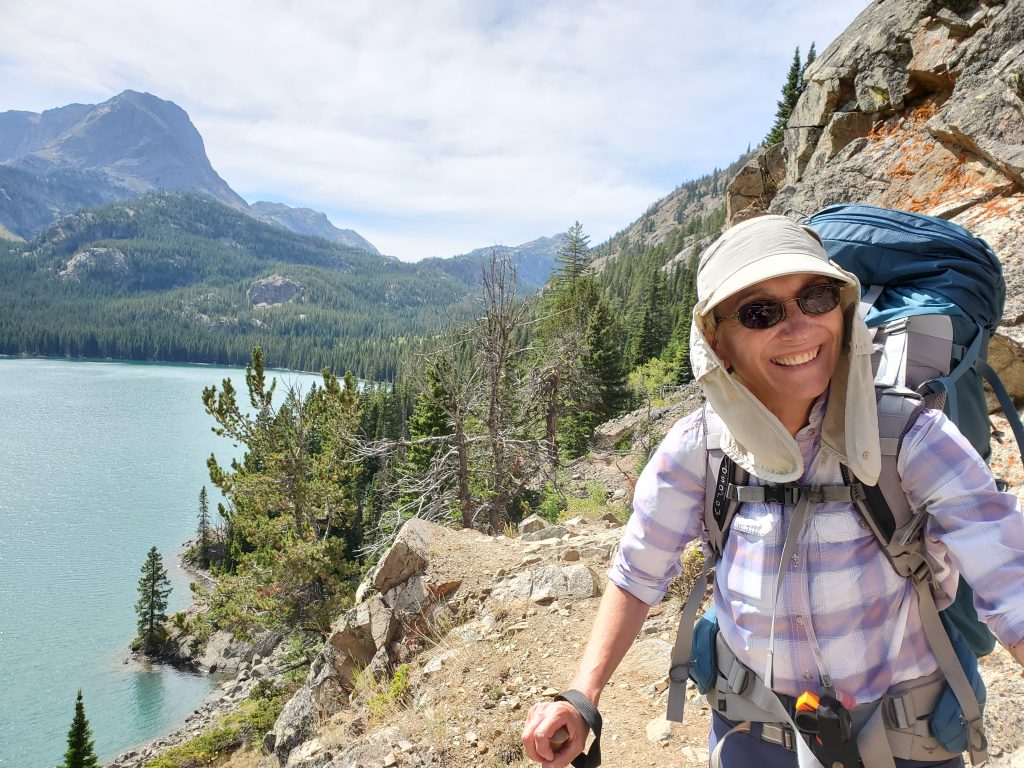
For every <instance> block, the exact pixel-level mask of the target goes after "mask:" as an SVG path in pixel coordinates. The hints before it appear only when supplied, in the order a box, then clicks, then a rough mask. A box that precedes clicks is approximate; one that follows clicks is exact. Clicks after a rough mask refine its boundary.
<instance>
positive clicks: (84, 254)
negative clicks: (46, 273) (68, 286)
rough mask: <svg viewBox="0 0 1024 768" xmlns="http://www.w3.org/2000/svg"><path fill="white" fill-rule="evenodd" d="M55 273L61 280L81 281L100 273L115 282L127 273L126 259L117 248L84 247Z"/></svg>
mask: <svg viewBox="0 0 1024 768" xmlns="http://www.w3.org/2000/svg"><path fill="white" fill-rule="evenodd" d="M57 274H59V275H60V276H61V278H62V279H63V280H74V281H75V282H81V281H82V279H83V278H86V277H89V276H90V275H94V276H99V275H102V276H103V277H104V278H105V279H107V280H108V281H112V282H115V283H116V282H117V281H118V279H120V278H123V277H124V276H125V275H127V274H128V259H127V258H126V257H125V255H124V253H123V252H122V251H120V250H118V249H117V248H85V249H83V250H81V251H78V253H76V254H75V255H74V256H72V257H71V258H70V259H68V262H67V263H66V264H65V265H64V268H63V269H61V270H60V272H58V273H57Z"/></svg>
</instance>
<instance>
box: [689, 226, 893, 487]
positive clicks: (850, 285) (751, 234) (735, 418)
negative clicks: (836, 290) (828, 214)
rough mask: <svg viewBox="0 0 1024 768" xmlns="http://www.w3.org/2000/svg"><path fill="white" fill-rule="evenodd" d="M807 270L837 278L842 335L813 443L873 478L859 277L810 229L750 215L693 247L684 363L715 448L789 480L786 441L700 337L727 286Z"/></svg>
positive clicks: (709, 330) (871, 406)
mask: <svg viewBox="0 0 1024 768" xmlns="http://www.w3.org/2000/svg"><path fill="white" fill-rule="evenodd" d="M793 274H814V275H823V276H825V277H830V278H833V279H835V280H837V281H839V282H840V283H841V290H840V302H839V304H840V307H841V309H842V311H843V317H844V323H845V335H844V340H843V347H842V350H841V352H840V355H839V361H838V363H837V365H836V370H835V373H833V375H832V379H831V383H830V385H829V395H828V407H827V408H826V411H825V416H824V419H823V421H822V426H821V445H822V450H825V451H827V452H830V453H832V454H833V455H834V456H835V457H836V458H838V459H839V461H840V462H842V463H843V464H845V465H846V466H847V467H849V468H850V470H851V471H852V472H853V474H854V475H856V476H857V478H858V479H859V480H861V481H862V482H864V483H866V484H868V485H874V484H875V483H876V482H877V481H878V474H879V472H880V471H881V466H882V465H881V450H880V447H879V437H878V413H877V407H876V405H875V389H874V379H873V374H872V368H871V352H872V343H871V334H870V332H869V331H868V329H867V327H866V326H865V325H864V321H863V320H862V319H861V317H860V316H859V314H858V311H857V310H858V306H859V304H860V282H859V281H858V280H857V277H856V276H855V275H853V274H851V273H849V272H846V271H845V270H843V269H842V268H840V267H839V266H837V265H836V264H834V263H833V262H831V261H829V259H828V255H827V254H826V252H825V248H824V246H823V245H822V243H821V239H820V238H819V237H818V235H817V234H816V233H815V232H814V231H813V230H811V229H810V228H808V227H804V226H802V225H800V224H797V223H796V222H794V221H791V220H790V219H788V218H786V217H785V216H760V217H757V218H754V219H748V220H747V221H744V222H742V223H740V224H737V225H736V226H734V227H732V228H731V229H729V230H728V231H727V232H725V234H723V235H722V236H721V237H720V238H718V240H716V241H715V242H714V243H713V244H712V245H711V246H710V247H709V248H708V249H707V250H706V251H705V252H704V254H703V255H702V256H701V259H700V263H699V266H698V271H697V304H696V306H695V307H694V309H693V318H692V322H691V326H690V365H691V368H692V370H693V373H694V378H695V379H696V380H697V381H698V382H699V383H700V385H701V387H702V388H703V390H704V395H705V397H706V398H707V400H708V403H709V404H710V405H711V407H712V408H713V409H714V410H715V412H716V413H717V414H718V415H719V416H720V417H721V419H722V421H723V422H724V426H725V431H724V433H723V435H722V440H721V448H722V450H723V451H724V452H725V453H726V455H728V456H729V457H730V458H731V459H732V460H733V461H735V462H736V463H737V464H739V465H740V466H741V467H743V468H744V469H746V470H747V471H748V472H750V473H751V474H753V475H755V476H756V477H759V478H760V479H762V480H764V481H767V482H778V483H783V482H792V481H794V480H797V479H799V478H800V476H801V475H802V474H803V471H804V466H803V456H802V454H801V453H800V448H799V446H798V445H797V443H796V440H795V439H794V438H793V436H792V435H791V434H790V433H789V430H787V429H786V427H785V426H783V424H782V422H781V421H779V419H778V417H776V416H775V414H773V413H772V412H771V411H770V410H768V408H767V407H765V405H764V404H763V403H761V401H760V400H758V399H757V398H756V397H755V396H754V395H753V393H751V392H750V390H748V389H747V388H746V387H745V386H743V384H741V383H740V382H739V381H738V380H737V379H736V378H735V377H734V376H732V375H731V374H730V373H729V371H727V370H726V368H725V366H724V365H723V363H722V361H721V359H720V358H719V357H718V355H717V354H715V351H714V350H713V349H712V348H711V344H710V343H709V342H708V337H709V336H713V335H714V334H715V333H716V332H717V328H716V321H715V313H714V312H713V311H712V310H713V309H714V307H715V306H717V305H718V304H720V303H721V302H722V301H723V300H725V299H727V298H728V297H730V296H732V295H734V294H735V293H737V292H739V291H742V290H744V289H746V288H749V287H750V286H752V285H756V284H757V283H760V282H763V281H765V280H770V279H772V278H775V277H781V276H784V275H793Z"/></svg>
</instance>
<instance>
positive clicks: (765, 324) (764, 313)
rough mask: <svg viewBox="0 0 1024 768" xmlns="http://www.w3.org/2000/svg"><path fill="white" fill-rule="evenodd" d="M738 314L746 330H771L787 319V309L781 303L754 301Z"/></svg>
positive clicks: (743, 307)
mask: <svg viewBox="0 0 1024 768" xmlns="http://www.w3.org/2000/svg"><path fill="white" fill-rule="evenodd" d="M736 314H737V316H738V317H739V321H740V323H741V324H742V325H743V326H744V327H746V328H754V329H762V328H771V327H772V326H773V325H775V324H776V323H777V322H779V321H780V320H781V319H782V318H783V317H785V314H786V308H785V306H784V305H783V304H782V302H781V301H752V302H750V303H749V304H744V305H743V306H742V307H740V308H739V311H738V312H737V313H736Z"/></svg>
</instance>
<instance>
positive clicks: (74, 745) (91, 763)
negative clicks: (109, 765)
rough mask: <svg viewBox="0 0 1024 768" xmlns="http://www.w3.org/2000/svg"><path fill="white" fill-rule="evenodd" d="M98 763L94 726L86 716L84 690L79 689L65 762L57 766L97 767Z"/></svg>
mask: <svg viewBox="0 0 1024 768" xmlns="http://www.w3.org/2000/svg"><path fill="white" fill-rule="evenodd" d="M98 765H99V762H98V760H97V759H96V753H95V752H94V751H93V740H92V728H91V727H90V726H89V721H88V720H87V719H86V717H85V705H84V704H83V703H82V690H81V689H79V690H78V698H77V699H76V700H75V716H74V718H73V719H72V720H71V728H69V729H68V748H67V751H66V752H64V762H63V763H61V764H60V765H59V766H57V768H96V767H97V766H98Z"/></svg>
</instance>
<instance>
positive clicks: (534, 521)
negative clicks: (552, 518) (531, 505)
mask: <svg viewBox="0 0 1024 768" xmlns="http://www.w3.org/2000/svg"><path fill="white" fill-rule="evenodd" d="M547 526H548V522H547V520H545V519H544V518H543V517H541V516H540V515H530V516H529V517H527V518H525V519H524V520H523V521H522V522H521V523H519V526H518V528H519V535H520V536H522V535H523V534H524V533H533V532H534V531H539V530H541V529H542V528H547Z"/></svg>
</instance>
